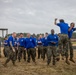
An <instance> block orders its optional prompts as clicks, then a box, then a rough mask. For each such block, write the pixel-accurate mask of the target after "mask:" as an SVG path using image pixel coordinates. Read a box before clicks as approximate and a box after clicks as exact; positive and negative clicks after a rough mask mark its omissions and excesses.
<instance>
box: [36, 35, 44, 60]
mask: <svg viewBox="0 0 76 75" xmlns="http://www.w3.org/2000/svg"><path fill="white" fill-rule="evenodd" d="M42 41H43V38H42V35H39V38H38V40H37V47H38V59H40V57H41V58H43V56H42V51H43V43H42Z"/></svg>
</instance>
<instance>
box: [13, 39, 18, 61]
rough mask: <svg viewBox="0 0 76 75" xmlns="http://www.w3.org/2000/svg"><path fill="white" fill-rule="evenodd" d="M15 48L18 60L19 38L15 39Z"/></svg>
mask: <svg viewBox="0 0 76 75" xmlns="http://www.w3.org/2000/svg"><path fill="white" fill-rule="evenodd" d="M14 48H15V51H16V60H17V57H18V40H17V38H15V41H14Z"/></svg>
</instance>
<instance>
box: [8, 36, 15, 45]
mask: <svg viewBox="0 0 76 75" xmlns="http://www.w3.org/2000/svg"><path fill="white" fill-rule="evenodd" d="M14 41H15V38H14V37H12V36H9V38H8V45H9V46H10V42H11V43H12V46H14Z"/></svg>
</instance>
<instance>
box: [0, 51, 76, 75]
mask: <svg viewBox="0 0 76 75" xmlns="http://www.w3.org/2000/svg"><path fill="white" fill-rule="evenodd" d="M2 55H3V54H2ZM74 55H75V56H74V60H75V62H76V51H74ZM5 59H6V58H4V57H3V56H2V58H0V75H76V63H72V62H70V65H67V64H66V63H65V61H62V60H60V62H57V63H56V65H55V66H53V65H52V64H50V66H49V67H48V66H47V65H46V60H45V61H43V60H42V59H36V62H37V65H34V63H33V62H32V61H31V63H27V62H25V61H24V60H22V61H21V62H20V63H19V62H18V61H16V64H17V66H16V67H14V66H13V65H12V63H11V62H9V63H8V67H4V66H2V64H3V63H4V62H5Z"/></svg>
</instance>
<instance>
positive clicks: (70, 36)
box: [68, 27, 76, 39]
mask: <svg viewBox="0 0 76 75" xmlns="http://www.w3.org/2000/svg"><path fill="white" fill-rule="evenodd" d="M69 28H70V27H69ZM75 30H76V28H72V29H71V30H70V31H68V36H69V39H70V38H72V34H73V32H74V31H75Z"/></svg>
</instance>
